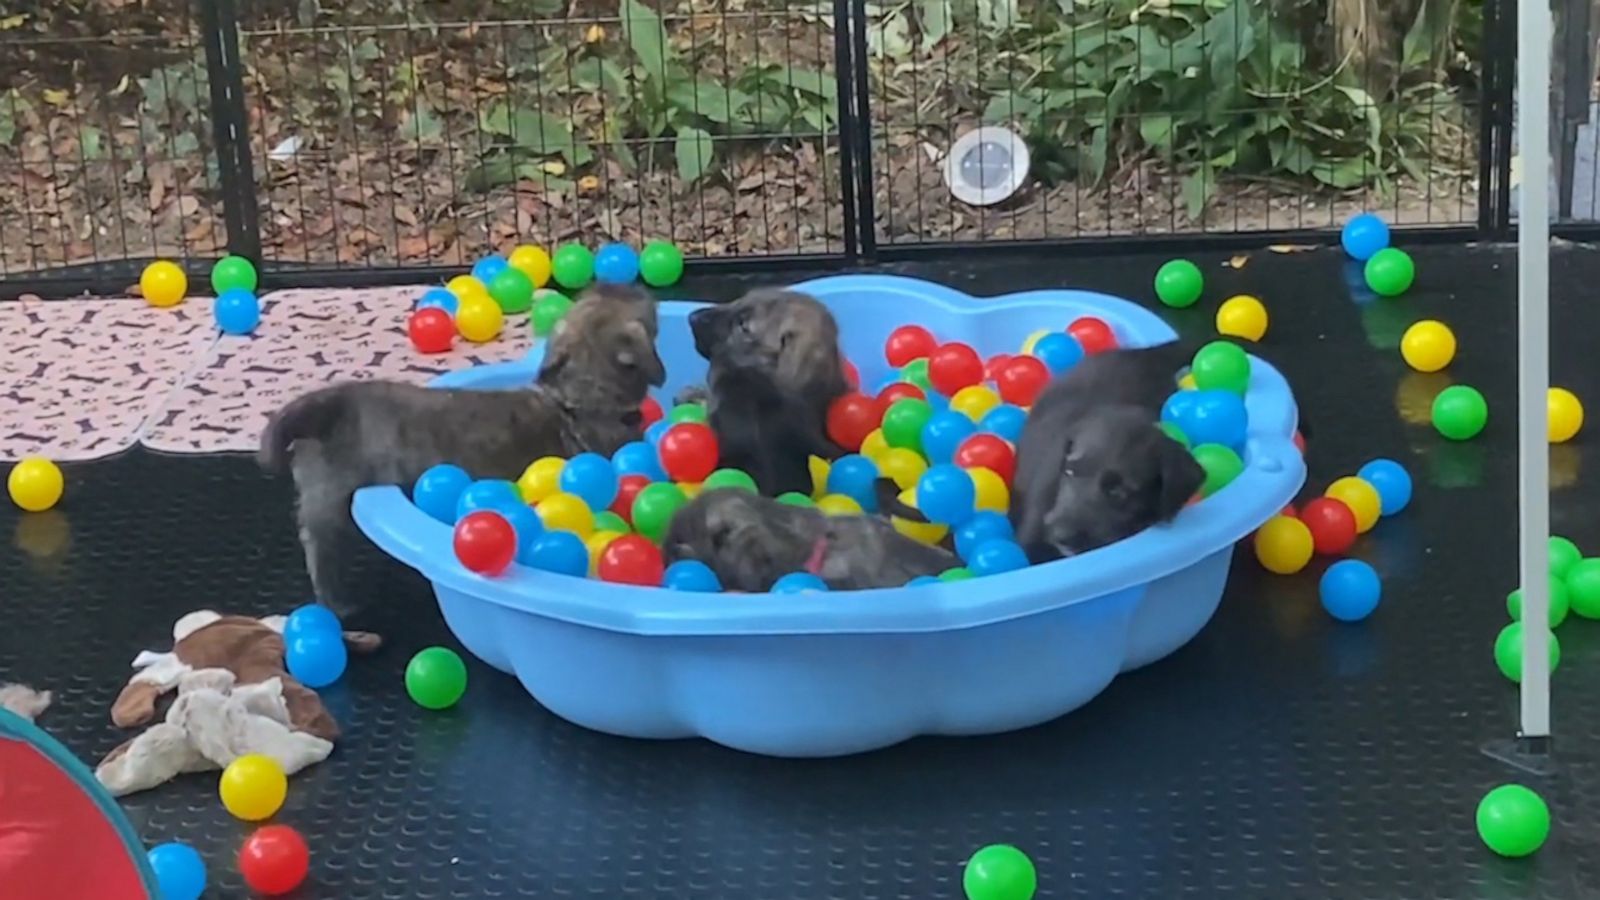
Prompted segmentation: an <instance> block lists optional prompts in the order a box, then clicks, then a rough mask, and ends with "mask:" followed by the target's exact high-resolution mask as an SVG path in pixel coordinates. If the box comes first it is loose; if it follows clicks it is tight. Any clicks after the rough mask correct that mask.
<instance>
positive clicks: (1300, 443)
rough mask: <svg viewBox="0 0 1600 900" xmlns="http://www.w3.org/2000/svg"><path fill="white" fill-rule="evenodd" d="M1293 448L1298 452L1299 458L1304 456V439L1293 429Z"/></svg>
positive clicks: (1298, 431) (1297, 430)
mask: <svg viewBox="0 0 1600 900" xmlns="http://www.w3.org/2000/svg"><path fill="white" fill-rule="evenodd" d="M1294 448H1295V449H1296V450H1299V451H1300V455H1301V456H1305V455H1306V439H1305V436H1304V435H1302V434H1300V430H1299V429H1295V432H1294Z"/></svg>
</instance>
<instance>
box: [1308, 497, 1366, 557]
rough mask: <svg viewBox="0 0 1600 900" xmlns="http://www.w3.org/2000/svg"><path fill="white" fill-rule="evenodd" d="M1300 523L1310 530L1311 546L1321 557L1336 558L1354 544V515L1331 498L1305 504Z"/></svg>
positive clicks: (1341, 503) (1339, 502)
mask: <svg viewBox="0 0 1600 900" xmlns="http://www.w3.org/2000/svg"><path fill="white" fill-rule="evenodd" d="M1300 521H1302V522H1304V523H1306V527H1307V528H1310V529H1311V546H1312V547H1313V548H1314V549H1315V550H1316V551H1317V553H1319V554H1321V555H1323V556H1338V555H1339V554H1341V553H1343V552H1345V551H1346V550H1349V549H1350V545H1351V544H1354V543H1355V542H1356V514H1355V513H1353V512H1351V511H1350V507H1348V506H1346V505H1344V503H1343V502H1342V501H1339V500H1335V499H1333V498H1332V497H1318V498H1317V499H1315V500H1312V501H1311V502H1309V503H1307V504H1306V505H1305V508H1304V509H1302V510H1300Z"/></svg>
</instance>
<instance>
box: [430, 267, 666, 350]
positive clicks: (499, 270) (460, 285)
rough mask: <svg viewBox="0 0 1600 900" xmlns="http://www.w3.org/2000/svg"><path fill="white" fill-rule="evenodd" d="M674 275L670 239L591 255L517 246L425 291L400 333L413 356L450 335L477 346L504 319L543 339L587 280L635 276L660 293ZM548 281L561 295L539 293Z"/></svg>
mask: <svg viewBox="0 0 1600 900" xmlns="http://www.w3.org/2000/svg"><path fill="white" fill-rule="evenodd" d="M682 277H683V253H682V252H681V251H680V250H679V249H678V248H677V247H676V246H675V245H674V244H672V243H671V242H670V241H651V242H649V243H647V244H645V245H644V249H643V250H641V251H638V252H635V251H634V249H633V248H632V247H630V246H628V245H627V244H622V243H610V244H604V245H602V246H601V247H600V249H599V250H598V251H591V250H590V249H589V248H588V247H585V246H584V245H582V244H577V243H571V244H563V245H562V246H560V247H558V248H557V249H556V252H555V255H554V256H551V255H550V254H548V253H546V252H545V250H544V248H543V247H536V246H533V245H532V244H524V245H522V246H520V247H517V248H516V249H515V250H513V251H511V254H510V255H509V256H500V255H498V254H494V255H490V256H485V257H484V258H483V259H480V260H478V262H477V263H476V264H475V265H473V267H472V271H471V273H468V274H462V275H457V276H456V277H454V278H452V279H450V281H449V282H448V283H447V284H445V286H444V287H438V288H430V289H429V290H428V291H427V292H426V293H424V294H423V295H422V297H421V298H420V299H419V300H418V301H417V308H416V310H415V311H414V312H412V314H411V318H410V319H409V320H408V321H407V322H406V332H407V334H408V335H409V336H410V337H411V343H412V345H413V346H415V347H416V348H417V349H418V350H419V351H421V352H423V353H444V352H446V351H448V350H449V349H450V348H451V347H452V346H454V345H455V340H456V335H457V334H459V335H461V336H462V337H464V338H466V339H467V340H469V341H472V342H473V343H480V344H481V343H484V342H486V341H491V340H494V338H495V337H497V336H498V335H499V334H500V331H501V329H502V328H504V327H505V317H506V314H508V313H510V314H517V313H528V314H529V318H530V320H531V321H532V324H533V333H534V335H535V336H537V337H544V336H545V335H547V334H549V333H550V329H552V328H554V327H555V325H556V323H557V322H559V321H561V317H562V316H564V315H566V313H567V309H568V308H570V307H571V306H572V300H571V298H570V297H569V296H568V293H571V292H575V291H580V290H582V289H584V288H586V287H588V286H589V285H590V283H592V282H594V281H600V282H603V283H608V284H631V283H633V282H634V281H635V280H636V279H641V278H642V279H643V280H644V282H645V283H646V284H648V285H650V286H651V287H666V286H668V285H672V284H676V283H677V281H678V279H679V278H682ZM552 281H553V282H554V284H555V285H556V286H557V287H559V288H560V289H561V290H556V289H555V288H549V287H546V285H548V284H550V283H552ZM562 291H566V292H568V293H562Z"/></svg>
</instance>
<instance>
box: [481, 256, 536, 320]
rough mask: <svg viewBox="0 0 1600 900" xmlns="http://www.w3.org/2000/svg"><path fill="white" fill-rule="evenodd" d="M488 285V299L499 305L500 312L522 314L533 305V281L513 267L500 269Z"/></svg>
mask: <svg viewBox="0 0 1600 900" xmlns="http://www.w3.org/2000/svg"><path fill="white" fill-rule="evenodd" d="M488 285H489V298H490V299H491V300H493V301H494V302H495V303H497V304H499V306H500V311H501V312H508V313H524V312H527V311H528V307H530V306H532V305H533V290H534V288H533V279H531V278H529V277H528V275H527V273H526V272H524V271H522V270H521V269H518V268H516V267H515V266H510V265H507V266H506V267H505V268H504V269H501V270H500V272H499V274H497V275H495V276H494V280H493V281H490V282H488Z"/></svg>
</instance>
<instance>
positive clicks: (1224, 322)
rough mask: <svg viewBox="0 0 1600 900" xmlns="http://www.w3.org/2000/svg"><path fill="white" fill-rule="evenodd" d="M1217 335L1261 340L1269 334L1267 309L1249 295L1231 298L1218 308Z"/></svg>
mask: <svg viewBox="0 0 1600 900" xmlns="http://www.w3.org/2000/svg"><path fill="white" fill-rule="evenodd" d="M1217 334H1222V335H1227V336H1228V337H1236V338H1240V339H1241V340H1246V341H1259V340H1261V339H1262V338H1263V337H1265V336H1266V334H1267V307H1266V306H1265V305H1264V304H1263V303H1262V302H1261V301H1260V300H1257V299H1256V298H1254V297H1252V296H1250V295H1249V294H1240V295H1238V296H1237V297H1229V298H1228V299H1227V300H1224V301H1223V302H1222V305H1221V306H1219V307H1217Z"/></svg>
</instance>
